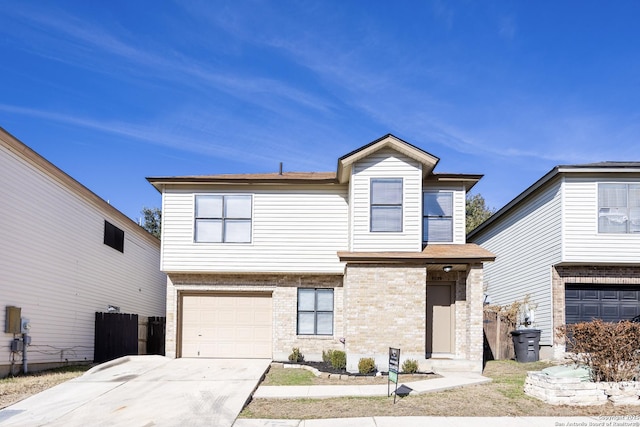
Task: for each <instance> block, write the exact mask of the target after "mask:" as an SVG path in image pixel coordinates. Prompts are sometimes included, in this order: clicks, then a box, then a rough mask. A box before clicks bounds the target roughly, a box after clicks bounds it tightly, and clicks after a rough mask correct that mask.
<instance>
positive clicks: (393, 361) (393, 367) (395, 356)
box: [387, 347, 400, 403]
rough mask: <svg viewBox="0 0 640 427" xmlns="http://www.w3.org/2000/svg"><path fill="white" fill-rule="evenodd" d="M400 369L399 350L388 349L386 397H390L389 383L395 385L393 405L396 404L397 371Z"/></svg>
mask: <svg viewBox="0 0 640 427" xmlns="http://www.w3.org/2000/svg"><path fill="white" fill-rule="evenodd" d="M399 367H400V349H399V348H392V347H389V380H388V381H387V397H389V396H391V382H394V383H395V384H396V390H395V391H394V396H393V403H396V394H397V393H398V370H399Z"/></svg>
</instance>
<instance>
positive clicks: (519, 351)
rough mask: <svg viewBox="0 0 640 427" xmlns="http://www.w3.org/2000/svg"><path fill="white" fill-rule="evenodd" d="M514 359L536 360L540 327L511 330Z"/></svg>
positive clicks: (522, 360)
mask: <svg viewBox="0 0 640 427" xmlns="http://www.w3.org/2000/svg"><path fill="white" fill-rule="evenodd" d="M511 337H512V338H513V349H514V351H515V353H516V360H517V361H518V362H520V363H526V362H537V361H538V359H539V357H540V329H516V330H515V331H511Z"/></svg>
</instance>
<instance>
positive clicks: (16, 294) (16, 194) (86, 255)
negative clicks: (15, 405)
mask: <svg viewBox="0 0 640 427" xmlns="http://www.w3.org/2000/svg"><path fill="white" fill-rule="evenodd" d="M105 179H108V177H105ZM0 182H2V185H1V186H0V274H1V277H0V304H1V307H0V309H1V310H2V312H3V316H4V312H7V316H6V317H5V319H4V320H5V321H4V324H3V329H2V332H3V333H4V342H3V343H2V345H0V375H6V374H7V373H8V372H9V365H10V361H11V359H12V358H15V359H16V366H15V367H14V368H15V369H14V371H16V372H17V371H19V370H20V368H21V365H22V360H21V355H20V354H17V353H12V352H11V347H10V344H11V341H12V339H13V338H14V336H17V337H20V336H21V335H20V333H18V334H15V335H14V334H13V333H7V332H6V331H7V330H11V329H10V328H9V326H10V325H9V323H10V320H11V318H12V316H11V315H9V312H10V311H11V312H14V311H16V310H14V309H6V307H17V308H19V309H20V313H19V314H20V315H21V316H22V318H26V319H29V321H30V325H31V329H30V330H29V335H30V336H31V339H32V341H31V345H30V346H29V347H28V351H27V359H28V367H29V368H28V369H29V370H37V369H40V368H44V367H49V366H52V365H55V364H61V363H67V362H76V361H91V360H93V351H94V323H95V313H96V312H107V311H108V307H109V306H113V307H119V308H120V311H121V312H122V313H132V314H138V315H140V316H164V312H165V286H166V276H165V275H164V274H163V273H162V272H161V271H160V269H159V266H160V241H159V240H158V239H156V238H155V237H153V236H151V235H150V234H149V233H147V232H146V231H145V230H144V229H142V228H141V227H140V226H138V225H137V224H136V223H135V222H133V221H131V220H130V219H129V218H127V217H126V216H125V215H124V214H122V213H121V212H119V211H118V210H117V209H115V208H114V207H112V206H111V205H109V204H108V203H107V202H105V201H104V200H102V199H101V198H99V197H98V196H96V195H95V194H94V193H92V192H91V191H90V190H88V189H87V188H86V187H84V186H83V185H82V184H80V183H79V182H77V181H75V180H74V179H73V178H71V177H70V176H69V175H67V174H65V173H64V172H62V171H61V170H60V169H58V168H57V167H55V166H54V165H53V164H51V163H50V162H48V161H47V160H45V159H44V158H42V157H41V156H40V155H38V154H37V153H35V152H34V151H33V150H31V149H30V148H29V147H27V146H26V145H24V144H23V143H21V142H20V141H18V140H17V139H16V138H14V137H13V136H11V135H10V134H9V133H7V132H6V131H5V130H3V129H2V128H0ZM18 318H19V317H18Z"/></svg>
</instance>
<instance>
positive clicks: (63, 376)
mask: <svg viewBox="0 0 640 427" xmlns="http://www.w3.org/2000/svg"><path fill="white" fill-rule="evenodd" d="M89 368H90V366H88V365H81V366H67V367H64V368H58V369H52V370H50V371H41V372H35V373H32V374H27V375H23V376H17V377H9V378H2V379H0V409H2V408H5V407H7V406H9V405H13V404H14V403H17V402H19V401H21V400H22V399H26V398H27V397H29V396H31V395H34V394H37V393H40V392H41V391H44V390H46V389H48V388H51V387H53V386H55V385H58V384H60V383H63V382H65V381H69V380H70V379H73V378H76V377H79V376H80V375H82V374H83V373H84V372H85V371H86V370H88V369H89Z"/></svg>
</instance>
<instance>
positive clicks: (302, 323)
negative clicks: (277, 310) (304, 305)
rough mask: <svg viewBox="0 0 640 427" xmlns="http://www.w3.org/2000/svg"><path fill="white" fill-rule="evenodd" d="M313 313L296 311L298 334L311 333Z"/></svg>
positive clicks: (312, 332)
mask: <svg viewBox="0 0 640 427" xmlns="http://www.w3.org/2000/svg"><path fill="white" fill-rule="evenodd" d="M313 323H314V313H298V334H300V335H313V334H315V331H314V325H313Z"/></svg>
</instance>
